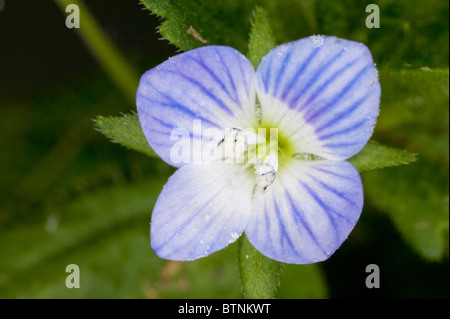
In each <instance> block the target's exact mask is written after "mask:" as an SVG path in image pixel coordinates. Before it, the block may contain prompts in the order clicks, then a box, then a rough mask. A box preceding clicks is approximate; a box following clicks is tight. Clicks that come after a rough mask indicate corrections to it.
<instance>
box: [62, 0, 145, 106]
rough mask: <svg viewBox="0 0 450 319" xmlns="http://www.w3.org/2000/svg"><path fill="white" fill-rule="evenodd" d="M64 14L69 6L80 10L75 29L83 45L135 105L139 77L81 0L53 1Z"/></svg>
mask: <svg viewBox="0 0 450 319" xmlns="http://www.w3.org/2000/svg"><path fill="white" fill-rule="evenodd" d="M54 1H55V3H56V4H57V5H58V6H59V7H60V9H61V10H62V11H63V13H64V14H68V13H66V7H67V6H68V5H69V4H75V5H77V6H78V7H79V9H80V28H78V29H76V30H77V31H78V32H79V35H80V37H81V39H82V40H83V42H84V43H85V45H86V46H87V47H88V48H89V50H90V51H91V53H92V54H93V55H94V57H95V58H96V59H97V61H98V63H99V64H100V66H101V67H102V68H103V70H104V71H105V72H106V74H107V75H108V76H109V77H110V78H111V80H112V81H113V82H114V84H115V85H116V86H117V88H118V89H119V90H120V91H121V92H122V94H123V95H124V97H125V98H127V99H128V101H129V102H130V103H131V104H134V103H135V97H136V89H137V86H138V83H139V76H138V73H137V72H136V70H135V69H134V68H133V66H132V65H131V64H130V63H129V62H128V61H127V59H126V58H125V57H124V56H123V55H122V54H121V52H120V51H119V50H117V48H116V47H115V46H114V44H113V43H112V42H111V41H110V40H109V38H108V36H107V35H106V34H105V33H104V32H103V30H102V28H101V27H100V25H99V24H98V23H97V21H96V20H95V17H94V16H93V15H92V14H91V12H90V11H89V9H88V8H87V7H86V5H85V4H84V3H83V1H81V0H54Z"/></svg>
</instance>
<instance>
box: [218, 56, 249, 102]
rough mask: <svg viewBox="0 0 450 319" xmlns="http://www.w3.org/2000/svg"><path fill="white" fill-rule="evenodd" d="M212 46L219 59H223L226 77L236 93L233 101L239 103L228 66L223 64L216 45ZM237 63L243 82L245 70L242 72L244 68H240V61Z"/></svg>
mask: <svg viewBox="0 0 450 319" xmlns="http://www.w3.org/2000/svg"><path fill="white" fill-rule="evenodd" d="M213 48H214V50H215V51H216V54H217V56H218V57H219V58H220V60H221V61H223V62H222V64H223V65H224V67H225V70H226V71H227V76H228V79H229V80H230V83H231V86H232V87H233V91H234V92H235V94H236V96H235V99H234V101H235V102H236V103H237V104H239V101H240V99H239V96H238V91H237V89H236V84H235V83H234V79H233V77H232V76H231V73H230V68H228V67H227V65H226V64H225V61H224V60H223V57H222V55H221V54H220V52H219V50H217V48H216V47H213ZM238 65H239V69H240V71H241V74H242V79H243V80H244V82H245V72H244V70H243V69H242V65H241V63H240V61H239V62H238ZM246 88H247V87H246ZM247 89H248V88H247Z"/></svg>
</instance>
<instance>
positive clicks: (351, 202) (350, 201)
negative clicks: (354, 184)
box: [306, 173, 359, 207]
mask: <svg viewBox="0 0 450 319" xmlns="http://www.w3.org/2000/svg"><path fill="white" fill-rule="evenodd" d="M306 176H308V177H309V178H311V179H312V180H313V181H314V182H316V183H319V184H320V185H321V186H322V187H323V188H325V189H326V190H328V191H330V192H331V193H333V194H335V195H336V196H337V197H339V198H342V199H343V200H345V201H347V202H349V203H350V204H351V205H352V206H354V207H359V205H357V204H356V203H355V202H354V201H352V200H351V199H348V198H347V197H346V196H344V194H342V193H341V192H339V191H338V190H337V189H335V188H333V187H331V186H329V185H327V184H325V183H323V182H321V181H320V180H318V179H317V178H315V177H314V176H312V175H311V174H309V173H306Z"/></svg>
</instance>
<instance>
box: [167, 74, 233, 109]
mask: <svg viewBox="0 0 450 319" xmlns="http://www.w3.org/2000/svg"><path fill="white" fill-rule="evenodd" d="M164 72H167V73H171V74H175V75H178V76H181V77H182V78H184V79H185V80H186V81H188V82H191V83H193V84H194V85H196V86H197V87H198V88H199V89H200V91H202V92H203V94H205V95H206V96H208V97H209V98H211V99H212V100H214V101H215V102H216V103H217V104H218V106H219V107H220V108H221V109H222V110H224V111H225V112H227V113H228V114H230V115H234V113H233V111H231V110H230V108H229V107H228V106H226V104H225V103H224V102H223V101H222V100H221V99H219V98H217V96H215V95H214V94H212V93H211V92H210V91H209V90H208V89H207V88H205V87H204V86H203V85H201V84H200V82H198V81H196V80H194V79H193V78H191V77H189V76H187V75H184V74H182V73H179V72H175V71H171V70H164ZM239 107H240V105H239Z"/></svg>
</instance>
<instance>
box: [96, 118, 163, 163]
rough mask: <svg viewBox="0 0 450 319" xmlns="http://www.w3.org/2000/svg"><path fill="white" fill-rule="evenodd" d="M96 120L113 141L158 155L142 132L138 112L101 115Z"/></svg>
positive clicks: (142, 151) (98, 125) (151, 154)
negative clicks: (111, 115)
mask: <svg viewBox="0 0 450 319" xmlns="http://www.w3.org/2000/svg"><path fill="white" fill-rule="evenodd" d="M95 122H96V125H97V127H98V129H99V130H100V131H101V132H102V133H103V134H105V135H106V136H107V137H108V138H109V139H111V140H112V141H113V142H115V143H119V144H122V145H123V146H125V147H128V148H129V149H132V150H135V151H138V152H141V153H144V154H146V155H149V156H154V157H156V156H157V155H156V153H155V152H154V151H153V150H152V149H151V147H150V145H149V144H148V142H147V139H146V138H145V135H144V133H143V132H142V128H141V125H140V123H139V118H138V116H137V114H127V115H124V116H121V117H109V118H105V117H101V116H100V117H98V118H97V119H96V121H95Z"/></svg>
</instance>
